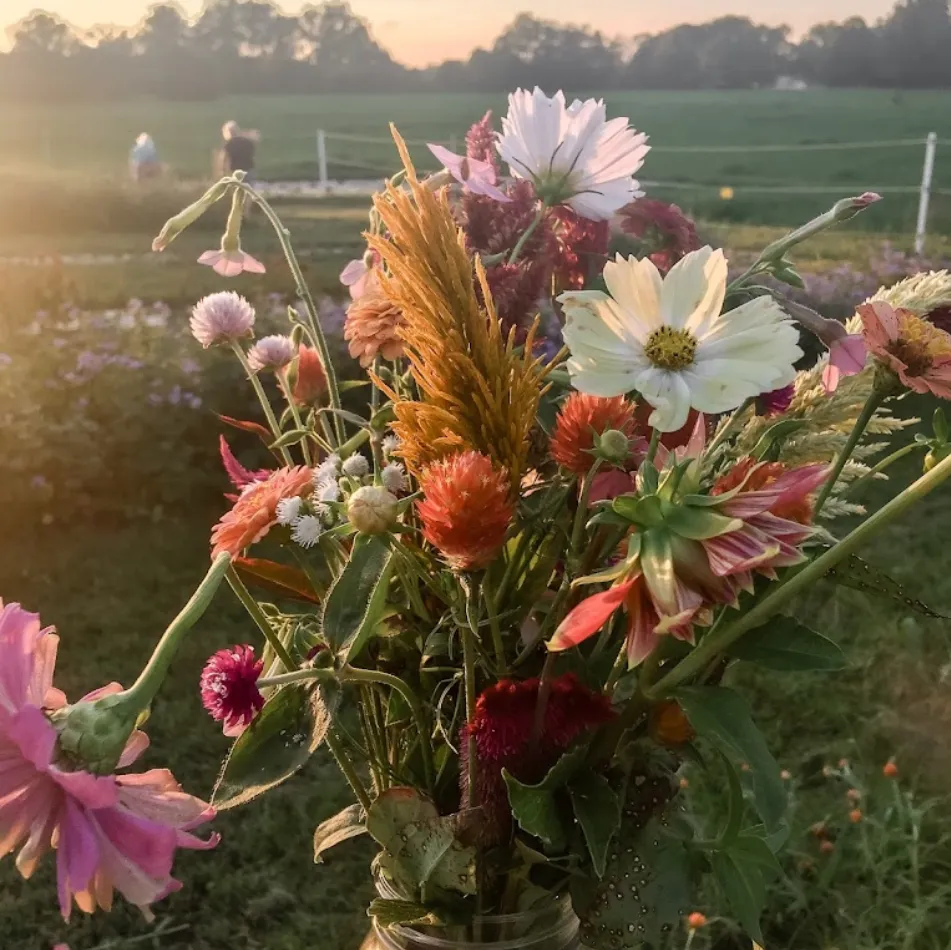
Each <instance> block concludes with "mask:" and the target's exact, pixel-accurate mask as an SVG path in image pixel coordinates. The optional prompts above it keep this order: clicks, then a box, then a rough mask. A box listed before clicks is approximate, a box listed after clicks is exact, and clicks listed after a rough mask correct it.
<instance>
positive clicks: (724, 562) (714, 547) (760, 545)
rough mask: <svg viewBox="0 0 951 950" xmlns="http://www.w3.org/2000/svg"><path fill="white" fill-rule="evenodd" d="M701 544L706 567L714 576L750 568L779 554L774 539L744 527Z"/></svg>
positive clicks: (726, 575)
mask: <svg viewBox="0 0 951 950" xmlns="http://www.w3.org/2000/svg"><path fill="white" fill-rule="evenodd" d="M701 543H702V544H703V547H704V550H705V551H706V552H707V558H708V559H709V561H710V569H711V570H712V571H713V573H714V574H716V575H717V576H718V577H728V576H729V575H730V574H738V573H741V572H745V571H749V570H752V569H753V568H756V567H759V566H760V565H761V564H767V563H768V562H769V561H771V560H772V558H774V557H775V556H776V555H777V554H778V553H779V544H778V543H777V542H772V541H770V539H769V538H767V537H766V536H765V535H762V534H760V533H759V532H757V531H752V530H749V529H748V528H746V527H744V528H743V529H741V530H740V531H733V532H731V533H730V534H721V535H720V536H719V537H717V538H710V539H709V540H707V541H703V542H701Z"/></svg>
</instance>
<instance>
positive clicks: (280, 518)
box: [277, 495, 304, 525]
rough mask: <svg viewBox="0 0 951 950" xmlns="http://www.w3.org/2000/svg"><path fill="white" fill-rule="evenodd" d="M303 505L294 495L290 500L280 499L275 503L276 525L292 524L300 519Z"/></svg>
mask: <svg viewBox="0 0 951 950" xmlns="http://www.w3.org/2000/svg"><path fill="white" fill-rule="evenodd" d="M303 504H304V502H303V500H302V499H301V498H298V497H297V496H296V495H294V496H293V497H292V498H282V499H281V500H280V501H279V502H278V503H277V523H278V524H282V525H291V524H293V523H294V522H295V521H297V519H298V518H299V517H300V510H301V506H302V505H303Z"/></svg>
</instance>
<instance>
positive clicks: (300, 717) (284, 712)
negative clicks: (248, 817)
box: [212, 683, 339, 811]
mask: <svg viewBox="0 0 951 950" xmlns="http://www.w3.org/2000/svg"><path fill="white" fill-rule="evenodd" d="M338 702H339V691H338V690H337V688H336V686H335V684H330V683H321V684H319V685H317V686H313V685H307V684H296V683H295V684H292V685H290V686H285V687H283V688H282V689H280V690H279V691H278V692H277V693H275V695H274V696H273V697H272V698H271V699H270V700H268V702H267V703H266V704H265V706H264V708H263V709H262V710H261V712H260V713H258V715H257V717H256V718H255V719H254V721H253V722H252V723H251V725H250V726H248V728H247V729H245V731H244V732H243V733H242V734H241V735H240V736H239V737H238V738H237V739H236V740H235V743H234V745H233V746H232V747H231V752H230V753H229V754H228V758H227V759H226V760H225V764H224V766H223V767H222V770H221V775H220V776H219V778H218V782H217V784H216V785H215V791H214V794H213V796H212V803H213V804H214V806H215V808H217V809H218V810H219V811H224V810H226V809H228V808H234V807H235V806H237V805H243V804H245V803H246V802H249V801H251V800H252V799H254V798H257V797H258V795H262V794H264V792H266V791H268V790H269V789H272V788H274V787H275V786H277V785H280V784H281V783H282V782H283V781H285V780H286V779H288V778H290V777H291V776H292V775H293V774H294V773H295V772H297V771H298V769H300V768H301V767H302V766H303V765H304V763H305V762H307V760H308V759H309V758H310V757H311V755H313V753H314V752H315V751H316V749H317V748H318V746H319V745H320V744H321V742H323V741H324V737H325V736H326V735H327V730H328V729H329V728H330V722H331V719H332V716H333V713H334V711H335V710H336V706H337V704H338Z"/></svg>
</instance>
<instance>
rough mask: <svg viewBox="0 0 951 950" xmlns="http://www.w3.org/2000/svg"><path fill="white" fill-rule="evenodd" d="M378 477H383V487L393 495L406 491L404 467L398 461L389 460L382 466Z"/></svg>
mask: <svg viewBox="0 0 951 950" xmlns="http://www.w3.org/2000/svg"><path fill="white" fill-rule="evenodd" d="M380 477H381V478H382V479H383V487H384V488H385V489H386V490H387V491H391V492H393V494H394V495H398V494H399V493H400V492H403V491H406V469H405V468H403V466H402V465H400V463H399V462H390V464H389V465H387V466H385V467H384V469H383V471H382V472H381V473H380Z"/></svg>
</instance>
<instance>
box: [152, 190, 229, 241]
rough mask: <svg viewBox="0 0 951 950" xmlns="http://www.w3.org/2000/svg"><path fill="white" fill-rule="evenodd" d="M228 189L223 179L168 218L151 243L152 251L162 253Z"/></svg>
mask: <svg viewBox="0 0 951 950" xmlns="http://www.w3.org/2000/svg"><path fill="white" fill-rule="evenodd" d="M228 188H229V183H228V180H227V179H226V178H223V179H222V180H221V181H219V182H216V183H215V184H214V185H212V186H211V187H210V188H209V189H208V190H207V191H206V192H205V193H204V194H203V195H202V196H201V197H200V198H199V199H198V200H197V201H195V202H192V204H190V205H189V206H188V207H187V208H185V209H183V210H182V211H179V212H178V214H176V215H174V217H171V218H169V219H168V221H166V222H165V226H164V227H163V228H162V230H161V231H160V232H159V234H158V237H156V238H155V239H154V240H153V241H152V250H153V251H164V250H165V248H167V247H168V246H169V244H171V243H172V241H174V240H175V238H177V237H178V235H179V234H181V233H182V231H184V230H185V228H187V227H189V226H190V225H192V224H194V223H195V222H196V221H197V220H198V219H199V218H200V217H201V216H202V215H203V214H204V213H205V212H206V211H207V210H208V209H209V208H210V207H211V206H212V205H213V204H214V203H215V202H216V201H218V200H220V199H221V198H223V197H224V196H225V195H226V194H227V192H228Z"/></svg>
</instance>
